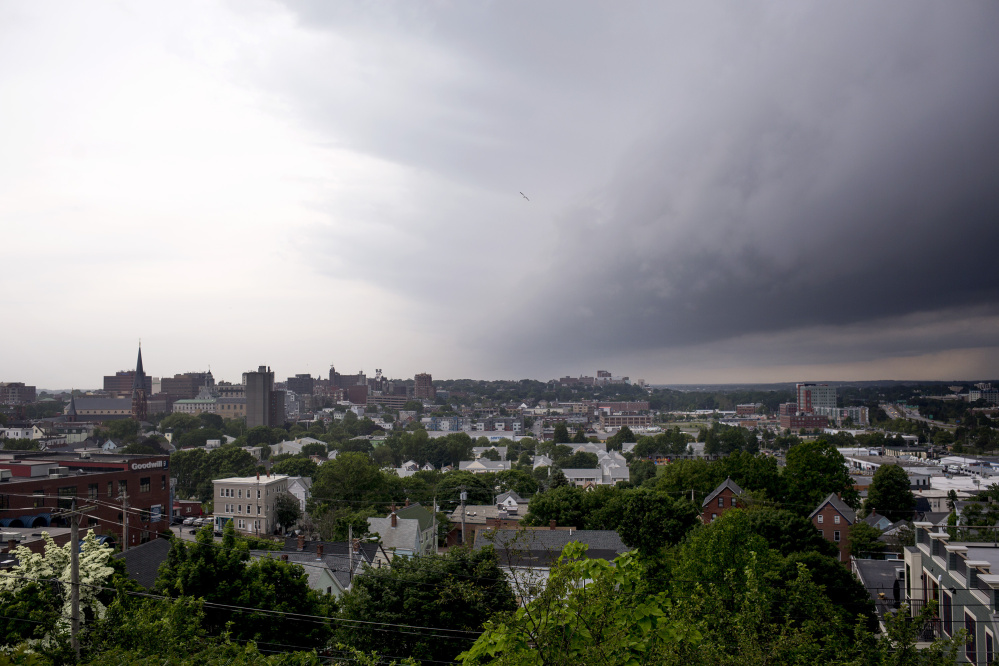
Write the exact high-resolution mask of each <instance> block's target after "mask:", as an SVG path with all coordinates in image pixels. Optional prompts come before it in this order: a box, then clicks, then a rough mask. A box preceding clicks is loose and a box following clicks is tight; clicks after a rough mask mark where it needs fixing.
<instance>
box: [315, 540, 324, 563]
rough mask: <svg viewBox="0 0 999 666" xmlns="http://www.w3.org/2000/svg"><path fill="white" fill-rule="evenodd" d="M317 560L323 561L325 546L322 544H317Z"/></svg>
mask: <svg viewBox="0 0 999 666" xmlns="http://www.w3.org/2000/svg"><path fill="white" fill-rule="evenodd" d="M316 559H317V560H321V559H323V544H321V543H317V544H316Z"/></svg>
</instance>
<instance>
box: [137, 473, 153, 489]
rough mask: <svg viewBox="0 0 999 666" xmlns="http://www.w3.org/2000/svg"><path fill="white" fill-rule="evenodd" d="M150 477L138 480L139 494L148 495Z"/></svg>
mask: <svg viewBox="0 0 999 666" xmlns="http://www.w3.org/2000/svg"><path fill="white" fill-rule="evenodd" d="M150 485H151V484H150V477H148V476H144V477H142V478H141V479H139V492H140V493H148V492H149V491H150Z"/></svg>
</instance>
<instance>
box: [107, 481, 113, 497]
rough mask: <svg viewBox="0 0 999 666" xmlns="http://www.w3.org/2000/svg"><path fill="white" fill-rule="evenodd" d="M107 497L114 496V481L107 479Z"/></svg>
mask: <svg viewBox="0 0 999 666" xmlns="http://www.w3.org/2000/svg"><path fill="white" fill-rule="evenodd" d="M108 497H114V481H108Z"/></svg>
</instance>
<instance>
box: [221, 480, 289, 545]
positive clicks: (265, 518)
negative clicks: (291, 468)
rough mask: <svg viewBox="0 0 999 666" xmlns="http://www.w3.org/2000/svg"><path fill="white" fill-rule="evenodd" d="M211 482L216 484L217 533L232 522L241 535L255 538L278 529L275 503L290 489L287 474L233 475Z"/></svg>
mask: <svg viewBox="0 0 999 666" xmlns="http://www.w3.org/2000/svg"><path fill="white" fill-rule="evenodd" d="M212 483H213V484H214V485H215V492H214V495H213V496H214V498H215V530H216V531H221V530H222V528H223V526H225V524H226V523H227V522H228V521H230V520H231V521H232V523H233V527H235V528H236V530H237V531H238V532H243V533H246V534H255V535H263V534H273V533H274V530H275V529H276V528H277V513H276V512H275V510H274V502H275V500H276V499H277V496H278V494H280V493H283V492H287V490H288V477H287V476H286V475H284V474H275V475H273V476H271V475H266V476H260V475H259V474H258V475H257V476H234V477H231V478H228V479H216V480H215V481H213V482H212Z"/></svg>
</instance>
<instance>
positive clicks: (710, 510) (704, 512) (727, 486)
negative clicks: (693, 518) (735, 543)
mask: <svg viewBox="0 0 999 666" xmlns="http://www.w3.org/2000/svg"><path fill="white" fill-rule="evenodd" d="M745 494H746V493H745V491H744V490H743V489H742V488H740V487H739V485H738V484H737V483H736V482H735V481H733V480H732V479H731V478H728V479H725V480H724V481H722V482H721V483H720V484H718V487H717V488H715V489H714V490H712V491H711V493H710V494H709V495H708V496H707V497H705V498H704V501H703V502H701V521H702V522H703V523H704V524H705V525H707V524H708V523H710V522H713V521H715V520H717V519H718V518H719V517H720V516H721V515H722V514H723V513H725V512H726V511H728V510H729V509H735V508H738V507H740V506H744V504H745V501H744V497H745Z"/></svg>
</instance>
